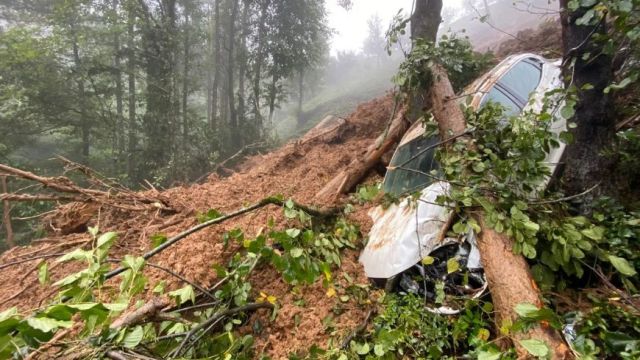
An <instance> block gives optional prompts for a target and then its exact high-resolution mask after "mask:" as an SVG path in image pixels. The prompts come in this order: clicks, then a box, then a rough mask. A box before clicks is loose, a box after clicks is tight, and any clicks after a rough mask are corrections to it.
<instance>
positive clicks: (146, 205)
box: [0, 158, 174, 212]
mask: <svg viewBox="0 0 640 360" xmlns="http://www.w3.org/2000/svg"><path fill="white" fill-rule="evenodd" d="M60 159H61V160H62V161H63V162H64V163H65V164H67V166H72V167H73V169H74V170H78V171H80V172H81V173H82V174H84V175H85V176H86V177H87V178H88V179H89V182H90V183H91V184H92V185H93V186H94V187H99V188H102V189H100V190H99V189H94V188H84V187H81V186H79V185H77V184H76V183H74V182H73V181H72V180H71V179H69V178H68V177H65V176H58V177H46V176H40V175H37V174H34V173H32V172H29V171H25V170H21V169H17V168H14V167H11V166H9V165H5V164H0V172H1V173H4V174H6V175H9V176H14V177H18V178H21V179H24V180H29V181H34V182H37V183H40V184H41V185H42V187H43V188H45V189H50V190H53V191H54V192H55V193H50V192H48V193H43V194H13V193H8V192H6V191H3V193H0V200H2V201H64V202H86V203H97V204H100V205H106V206H111V207H114V208H118V209H122V210H129V211H147V210H162V211H167V212H173V211H174V209H172V208H171V207H170V206H168V205H167V201H166V199H163V198H162V196H160V194H155V195H150V194H144V193H137V192H133V191H131V190H129V189H127V188H125V187H123V186H120V185H117V184H109V183H107V182H106V181H104V180H101V179H100V178H99V177H98V176H97V175H96V174H95V173H94V172H93V170H91V169H89V168H87V167H86V166H83V165H80V164H76V163H73V162H71V161H70V160H67V159H64V158H60ZM60 193H62V194H60Z"/></svg>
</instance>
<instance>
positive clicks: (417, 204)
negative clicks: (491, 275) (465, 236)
mask: <svg viewBox="0 0 640 360" xmlns="http://www.w3.org/2000/svg"><path fill="white" fill-rule="evenodd" d="M448 191H449V184H448V183H445V182H436V183H433V184H431V185H430V186H428V187H427V188H425V189H424V190H423V191H422V195H421V196H420V199H419V200H418V201H413V200H411V198H406V199H403V200H402V201H401V202H400V203H399V204H394V205H391V206H390V207H389V208H387V209H383V208H382V207H380V206H378V207H376V208H374V209H372V210H371V211H370V212H369V215H370V216H371V218H372V219H373V222H374V224H373V227H372V228H371V231H370V232H369V242H368V243H367V246H366V247H365V249H364V250H363V252H362V254H361V255H360V262H361V263H362V264H363V266H364V271H365V273H366V275H367V277H370V278H380V279H387V278H390V277H392V276H394V275H396V274H399V273H401V272H403V271H405V270H407V269H409V268H410V267H412V266H413V265H415V264H416V263H417V262H419V261H421V260H422V259H423V258H425V257H426V256H427V255H429V254H430V253H431V252H432V251H433V250H435V249H437V248H439V247H441V246H443V245H446V244H449V243H452V242H455V241H456V240H455V239H446V238H445V239H443V240H442V241H438V239H439V238H443V237H442V236H440V235H441V232H442V231H443V227H444V224H445V223H446V222H447V220H448V219H449V216H450V215H451V210H450V209H448V208H447V207H445V206H441V205H438V204H437V203H436V201H437V198H438V196H440V195H444V194H446V193H447V192H448Z"/></svg>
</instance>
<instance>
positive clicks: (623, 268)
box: [609, 255, 637, 276]
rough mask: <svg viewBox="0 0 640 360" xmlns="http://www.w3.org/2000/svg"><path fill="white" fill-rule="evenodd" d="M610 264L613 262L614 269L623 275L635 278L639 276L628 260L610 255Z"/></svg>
mask: <svg viewBox="0 0 640 360" xmlns="http://www.w3.org/2000/svg"><path fill="white" fill-rule="evenodd" d="M609 262H611V265H613V267H615V268H616V270H618V271H619V272H620V273H621V274H622V275H625V276H635V275H636V274H637V272H636V269H634V268H633V265H631V264H629V262H628V261H627V259H624V258H621V257H617V256H613V255H609Z"/></svg>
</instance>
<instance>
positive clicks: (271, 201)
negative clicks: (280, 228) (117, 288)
mask: <svg viewBox="0 0 640 360" xmlns="http://www.w3.org/2000/svg"><path fill="white" fill-rule="evenodd" d="M267 205H278V206H284V205H285V201H284V200H282V199H279V198H276V197H268V198H265V199H262V200H261V201H259V202H257V203H255V204H253V205H251V206H248V207H246V208H242V209H240V210H237V211H235V212H233V213H231V214H228V215H224V216H221V217H219V218H216V219H213V220H209V221H207V222H203V223H202V224H199V225H196V226H194V227H192V228H191V229H188V230H185V231H183V232H181V233H180V234H178V235H176V236H174V237H172V238H170V239H168V240H167V241H166V242H165V243H163V244H162V245H160V246H158V247H156V248H155V249H153V250H151V251H149V252H147V253H146V254H144V255H143V256H142V257H143V258H144V259H145V260H148V259H150V258H151V257H153V256H155V255H157V254H159V253H161V252H162V251H164V250H166V249H167V248H169V247H170V246H172V245H174V244H175V243H177V242H179V241H180V240H182V239H184V238H186V237H187V236H189V235H191V234H194V233H196V232H198V231H200V230H202V229H205V228H208V227H210V226H212V225H216V224H220V223H223V222H225V221H227V220H230V219H233V218H236V217H238V216H240V215H244V214H246V213H248V212H251V211H254V210H258V209H260V208H263V207H265V206H267ZM294 206H295V207H296V208H298V209H300V210H303V211H304V212H306V213H308V214H310V215H313V216H318V217H322V218H327V217H331V216H334V215H336V214H337V213H338V212H339V211H340V209H339V208H332V209H328V210H320V209H316V208H312V207H308V206H305V205H301V204H298V203H294ZM124 271H126V269H125V268H123V267H120V268H117V269H115V270H113V271H111V272H109V273H108V274H107V275H106V276H105V279H107V280H108V279H111V278H112V277H114V276H117V275H119V274H121V273H122V272H124Z"/></svg>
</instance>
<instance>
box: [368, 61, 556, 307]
mask: <svg viewBox="0 0 640 360" xmlns="http://www.w3.org/2000/svg"><path fill="white" fill-rule="evenodd" d="M560 76H561V70H560V64H559V62H558V61H550V60H547V59H545V58H542V57H540V56H537V55H534V54H521V55H515V56H511V57H509V58H507V59H505V60H504V61H502V62H501V63H500V64H499V65H497V66H496V67H495V68H494V69H493V70H491V71H490V72H489V73H487V74H486V75H484V76H482V77H481V78H479V79H478V80H476V81H475V82H474V83H473V84H471V85H470V86H469V87H467V89H466V90H465V94H469V97H470V99H469V98H467V101H468V104H469V106H471V107H472V108H475V109H480V108H481V107H482V106H484V105H485V104H486V103H488V102H494V103H498V104H500V105H502V106H503V107H504V109H505V115H507V116H514V115H518V114H520V113H522V112H523V111H526V110H533V111H540V110H541V109H542V106H543V97H544V95H545V93H547V92H548V91H550V90H553V89H558V88H561V87H562V86H563V84H562V81H561V79H560ZM461 101H465V99H464V98H463V99H461ZM551 131H552V132H554V133H556V134H560V133H561V132H563V131H566V120H565V119H563V118H562V117H561V116H560V115H559V112H558V111H555V112H554V122H553V124H552V125H551ZM423 135H424V128H423V127H422V124H421V123H420V122H417V123H416V124H414V125H413V126H412V127H411V128H410V129H409V131H407V133H406V134H405V136H404V138H403V139H402V140H401V142H400V144H399V145H398V148H397V150H396V152H395V153H394V155H393V157H392V159H391V163H390V166H389V170H388V171H387V174H386V176H385V179H384V182H383V185H382V187H383V191H384V192H386V193H390V194H393V195H395V196H402V195H406V194H411V193H415V192H418V191H420V192H421V195H420V198H419V200H418V201H410V199H409V197H407V198H406V199H404V200H402V201H401V202H399V203H398V204H394V205H391V206H390V207H389V208H387V209H383V208H382V207H377V208H374V209H372V210H371V212H370V213H369V215H370V216H371V217H372V218H373V221H374V225H373V227H372V229H371V231H370V233H369V241H368V243H367V246H366V247H365V249H364V251H363V252H362V254H361V256H360V262H361V263H362V264H363V266H364V270H365V273H366V274H367V276H368V277H369V278H373V279H391V278H394V277H397V276H398V275H399V274H401V273H403V272H406V271H408V270H410V269H412V268H414V267H415V266H416V264H418V266H419V267H420V264H419V263H420V262H421V260H423V259H424V258H425V257H427V256H429V255H430V254H432V253H434V251H437V250H438V249H441V248H443V247H447V246H451V245H456V246H459V247H460V249H459V251H454V253H455V256H457V257H458V258H460V259H463V260H464V261H465V263H463V264H462V265H463V266H466V268H468V269H469V270H471V271H475V270H477V269H479V270H480V271H481V268H482V265H481V261H480V256H479V253H478V250H477V247H476V246H475V234H473V233H472V232H471V233H469V234H467V236H465V237H464V238H463V239H457V238H456V239H454V238H448V237H446V236H445V232H446V231H443V228H445V227H444V226H443V225H444V224H446V223H448V222H449V218H450V216H451V215H452V214H451V211H450V209H448V208H446V207H444V206H440V205H438V203H437V198H438V197H439V196H440V195H443V194H446V193H447V191H448V189H449V184H448V183H446V182H442V181H435V180H434V178H433V177H430V176H428V175H426V174H425V173H427V174H428V173H429V172H431V171H432V170H437V169H438V164H437V161H435V159H434V155H435V151H436V149H435V147H436V144H438V142H439V139H438V138H437V137H432V138H429V137H425V136H423ZM564 148H565V145H564V144H562V143H561V145H560V146H559V147H558V148H555V149H552V150H551V152H550V153H549V154H548V156H547V158H546V159H545V162H546V163H547V164H548V166H549V167H550V170H551V173H553V171H555V168H556V165H557V164H558V163H559V161H560V158H561V156H562V154H563V152H564ZM399 165H402V166H399ZM412 170H417V171H412ZM546 182H548V179H547V180H546V181H545V183H544V184H541V186H542V187H544V186H546ZM463 245H464V246H463ZM463 247H464V249H463ZM461 251H462V253H463V254H461V253H460V252H461ZM452 254H453V253H452ZM452 256H454V255H452ZM414 270H415V269H414ZM419 272H424V269H422V270H420V269H419ZM485 289H486V284H480V286H478V288H477V291H476V292H475V293H474V295H473V296H477V295H478V294H479V293H481V292H483V291H484V290H485ZM441 310H443V311H444V310H445V309H441ZM441 312H442V311H441ZM444 312H446V311H444Z"/></svg>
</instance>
